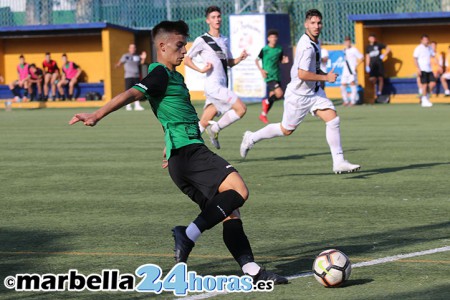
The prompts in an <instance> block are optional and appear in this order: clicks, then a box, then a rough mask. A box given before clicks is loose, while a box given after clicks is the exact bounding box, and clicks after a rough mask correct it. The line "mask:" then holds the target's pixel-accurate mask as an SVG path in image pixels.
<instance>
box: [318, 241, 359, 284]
mask: <svg viewBox="0 0 450 300" xmlns="http://www.w3.org/2000/svg"><path fill="white" fill-rule="evenodd" d="M313 271H314V277H315V278H316V279H317V281H318V282H319V283H320V284H322V285H324V286H326V287H335V286H338V285H340V284H342V283H344V282H345V281H346V280H347V279H348V278H349V277H350V273H351V272H352V264H351V263H350V259H348V257H347V255H345V254H344V253H342V252H341V251H339V250H336V249H330V250H325V251H323V252H321V253H320V254H319V255H318V256H317V257H316V259H315V260H314V265H313Z"/></svg>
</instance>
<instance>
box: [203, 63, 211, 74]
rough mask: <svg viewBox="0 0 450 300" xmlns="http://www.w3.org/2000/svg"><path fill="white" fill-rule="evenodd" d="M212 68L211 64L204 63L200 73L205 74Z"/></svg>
mask: <svg viewBox="0 0 450 300" xmlns="http://www.w3.org/2000/svg"><path fill="white" fill-rule="evenodd" d="M212 68H213V65H212V63H210V62H209V63H206V66H205V67H204V68H203V69H202V70H201V72H202V73H206V72H208V71H209V70H211V69H212Z"/></svg>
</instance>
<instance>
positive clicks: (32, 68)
mask: <svg viewBox="0 0 450 300" xmlns="http://www.w3.org/2000/svg"><path fill="white" fill-rule="evenodd" d="M43 77H44V72H43V71H42V69H40V68H37V67H36V65H35V64H31V65H29V67H28V94H29V95H30V99H31V101H33V100H35V99H36V98H37V100H38V101H42V100H43V97H42V79H43ZM33 87H36V91H37V97H36V98H35V93H34V91H33Z"/></svg>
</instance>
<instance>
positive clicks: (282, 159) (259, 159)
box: [240, 149, 366, 177]
mask: <svg viewBox="0 0 450 300" xmlns="http://www.w3.org/2000/svg"><path fill="white" fill-rule="evenodd" d="M362 150H366V149H351V150H346V152H354V151H362ZM324 155H330V152H329V151H327V152H319V153H307V154H302V155H300V154H294V155H288V156H278V157H264V158H247V159H241V160H240V161H241V162H244V161H249V162H254V161H284V160H300V159H305V158H307V157H315V156H324ZM299 175H300V174H299ZM277 177H278V176H277Z"/></svg>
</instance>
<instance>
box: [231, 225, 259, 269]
mask: <svg viewBox="0 0 450 300" xmlns="http://www.w3.org/2000/svg"><path fill="white" fill-rule="evenodd" d="M223 241H224V243H225V245H226V246H227V248H228V250H229V251H230V253H231V255H233V257H234V259H235V260H236V261H237V263H238V264H239V265H240V266H241V268H242V266H244V265H245V264H247V263H249V262H254V261H255V259H254V257H253V252H252V248H251V246H250V242H249V241H248V238H247V236H246V235H245V232H244V227H243V226H242V221H241V219H231V220H228V221H225V222H223Z"/></svg>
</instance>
